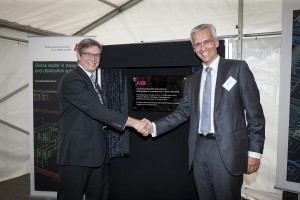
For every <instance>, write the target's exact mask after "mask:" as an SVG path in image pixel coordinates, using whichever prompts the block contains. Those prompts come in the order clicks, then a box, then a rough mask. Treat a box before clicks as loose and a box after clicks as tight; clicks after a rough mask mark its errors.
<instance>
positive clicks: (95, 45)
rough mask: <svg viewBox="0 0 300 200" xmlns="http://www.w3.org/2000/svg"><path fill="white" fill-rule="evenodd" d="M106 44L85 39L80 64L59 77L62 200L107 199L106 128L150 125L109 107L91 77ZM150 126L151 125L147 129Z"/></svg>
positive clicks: (143, 128) (59, 194)
mask: <svg viewBox="0 0 300 200" xmlns="http://www.w3.org/2000/svg"><path fill="white" fill-rule="evenodd" d="M101 51H102V45H101V44H100V43H99V42H98V41H96V40H93V39H89V38H86V39H83V40H81V41H80V42H79V44H78V48H77V59H78V66H77V67H76V68H75V69H74V70H73V71H72V72H70V73H68V74H66V75H65V76H64V77H63V78H62V79H61V81H60V83H59V86H58V90H57V94H58V99H59V108H60V139H59V146H58V158H57V163H58V165H59V175H60V182H59V187H58V192H57V199H59V200H82V199H83V196H84V195H85V198H86V199H87V200H106V199H107V196H108V186H107V180H108V175H107V173H108V171H107V164H108V155H107V153H108V147H107V144H106V137H105V134H106V133H105V131H104V128H105V126H111V127H113V128H115V129H117V130H120V131H121V130H123V129H124V128H125V126H130V127H133V128H135V129H136V130H137V131H138V132H140V133H144V132H145V131H147V123H146V122H142V121H140V120H136V119H134V118H131V117H128V116H127V115H124V114H121V113H119V112H116V111H113V110H111V109H108V108H107V107H106V106H105V101H106V100H105V99H104V98H103V96H101V93H100V87H99V86H98V85H97V84H96V83H95V78H94V77H93V76H92V75H93V73H94V72H95V70H96V69H97V67H98V66H99V63H100V59H101ZM149 128H150V127H148V129H149Z"/></svg>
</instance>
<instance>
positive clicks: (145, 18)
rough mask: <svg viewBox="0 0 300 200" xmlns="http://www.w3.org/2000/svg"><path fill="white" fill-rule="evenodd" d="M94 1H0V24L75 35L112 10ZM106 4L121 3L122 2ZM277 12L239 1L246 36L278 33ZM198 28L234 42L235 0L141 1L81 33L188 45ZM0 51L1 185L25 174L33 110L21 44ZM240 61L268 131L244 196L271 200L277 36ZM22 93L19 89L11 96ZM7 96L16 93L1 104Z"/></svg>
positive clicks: (250, 45) (268, 1)
mask: <svg viewBox="0 0 300 200" xmlns="http://www.w3.org/2000/svg"><path fill="white" fill-rule="evenodd" d="M96 1H97V0H95V1H93V0H88V1H80V0H73V1H70V0H61V1H53V0H44V1H34V0H19V1H13V0H0V19H4V20H8V21H11V22H16V23H18V24H22V25H26V26H31V27H34V28H38V29H43V30H47V31H51V32H54V33H60V34H66V35H73V34H74V33H76V32H77V31H79V30H81V29H82V28H84V27H85V26H87V25H88V24H90V23H92V22H93V21H95V20H96V19H98V18H99V17H102V16H103V15H105V14H106V13H108V12H110V11H111V10H112V9H111V8H109V7H107V5H101V6H100V5H99V4H98V3H99V1H98V2H97V6H96V5H95V2H96ZM111 2H114V3H115V4H117V5H119V6H120V5H122V4H123V3H125V2H127V1H117V0H115V1H111ZM102 9H103V10H102ZM281 9H282V1H281V0H264V1H261V0H244V33H246V34H254V35H255V34H258V33H270V32H280V31H281ZM200 23H213V24H214V25H215V26H216V27H217V32H218V35H219V36H230V37H234V36H235V35H237V29H236V25H237V24H238V0H210V1H204V0H185V1H183V0H163V1H162V0H144V1H141V2H140V3H138V4H136V5H135V6H134V7H131V8H130V9H128V10H126V11H124V12H121V13H120V14H119V15H117V16H116V17H114V18H112V19H110V20H109V21H107V22H105V23H103V24H101V25H100V26H98V27H96V28H95V29H93V30H91V31H89V32H87V33H86V35H95V36H97V38H98V39H99V41H100V42H101V43H103V44H104V45H112V44H128V43H140V42H161V41H178V40H189V32H190V30H191V29H192V28H193V27H194V26H196V25H198V24H200ZM1 36H5V37H9V38H14V39H20V40H28V36H32V34H30V33H26V31H25V32H24V31H15V30H11V29H9V28H5V27H0V38H1ZM5 37H3V38H5ZM232 41H233V42H234V41H235V40H234V39H232ZM230 44H231V43H230ZM0 46H1V48H0V53H1V55H2V59H1V60H0V69H1V74H0V120H1V121H0V122H2V123H0V160H1V162H0V181H4V180H8V179H11V178H14V177H18V176H20V175H23V174H26V173H29V136H28V135H27V134H26V131H28V130H29V126H31V125H30V124H29V119H28V117H29V112H32V111H31V110H29V109H28V105H29V95H31V94H29V90H28V88H26V87H25V88H24V87H23V86H26V84H28V82H29V80H28V79H29V77H30V76H29V73H31V71H30V69H31V66H30V63H29V58H28V44H27V43H26V41H25V42H23V41H21V42H20V41H19V42H18V41H14V40H11V39H0ZM233 47H234V48H233V53H230V55H232V57H233V58H236V57H237V56H236V52H235V47H236V46H235V44H233ZM120 53H122V52H120ZM244 59H245V60H246V61H247V62H248V64H249V66H250V68H251V69H252V71H253V73H254V75H255V77H256V80H257V82H258V85H259V89H260V93H261V98H262V104H263V108H264V111H265V115H266V119H267V130H266V131H267V133H266V146H265V154H264V156H263V159H262V165H261V169H260V170H259V172H258V173H255V174H253V175H251V176H245V181H244V185H243V191H244V193H246V194H249V195H250V194H251V195H252V196H255V195H256V196H257V195H258V192H257V191H263V192H267V193H271V195H269V196H270V198H269V199H275V198H273V197H274V194H275V195H277V194H278V192H279V191H277V190H275V189H274V184H275V172H276V169H275V168H276V148H277V132H278V128H277V123H278V117H277V116H278V87H279V86H278V85H279V81H278V77H279V63H280V61H279V60H280V36H277V37H264V38H260V37H258V39H257V38H255V37H254V38H253V37H252V38H249V39H247V40H245V41H244ZM20 88H23V89H21V91H20V92H18V93H16V94H14V91H16V90H18V89H20ZM9 94H13V95H12V96H11V97H10V96H9V98H7V99H6V97H7V95H9ZM3 122H6V123H8V124H5V123H3ZM9 125H14V126H15V127H18V128H19V129H21V131H20V130H16V129H14V128H13V127H10V126H9ZM22 130H25V131H23V132H22ZM252 190H253V191H254V192H252ZM264 199H266V200H267V199H268V198H266V197H265V198H264ZM278 199H279V198H278Z"/></svg>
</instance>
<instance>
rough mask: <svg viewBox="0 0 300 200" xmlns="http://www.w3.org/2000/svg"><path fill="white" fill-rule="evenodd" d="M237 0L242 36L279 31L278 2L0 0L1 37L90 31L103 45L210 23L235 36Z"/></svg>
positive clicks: (181, 33)
mask: <svg viewBox="0 0 300 200" xmlns="http://www.w3.org/2000/svg"><path fill="white" fill-rule="evenodd" d="M240 1H243V2H244V3H243V4H244V9H243V25H244V26H243V33H244V35H245V34H251V35H252V34H255V35H259V34H262V35H265V34H266V33H271V34H273V33H275V34H278V33H279V32H280V31H281V7H282V0H263V1H262V0H210V1H207V0H0V33H1V34H0V36H3V35H4V36H9V37H13V36H12V34H10V32H9V33H8V32H7V29H5V28H9V29H17V30H22V31H25V32H27V33H28V32H29V33H33V34H35V35H67V36H69V35H70V36H71V35H93V36H97V37H99V38H100V40H101V41H103V42H105V44H123V43H139V42H157V41H174V40H186V39H188V38H189V32H190V30H191V29H192V28H193V27H194V26H195V25H197V24H200V23H212V24H214V25H215V26H216V27H217V34H218V36H225V37H232V38H234V37H235V36H236V35H237V33H238V31H237V29H236V25H237V24H238V16H239V15H238V14H239V6H238V5H239V2H240ZM129 8H130V9H129ZM116 15H118V16H117V17H114V16H116ZM104 22H105V23H104ZM1 27H2V28H1ZM24 35H25V34H24ZM17 37H18V38H24V37H22V36H17ZM25 37H27V35H26V36H25ZM24 39H26V38H24Z"/></svg>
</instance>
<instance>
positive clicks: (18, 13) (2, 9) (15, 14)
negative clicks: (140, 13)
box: [0, 0, 142, 35]
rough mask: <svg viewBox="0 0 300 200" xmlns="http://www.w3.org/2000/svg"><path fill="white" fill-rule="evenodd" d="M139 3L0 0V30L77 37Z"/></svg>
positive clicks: (127, 0) (131, 0) (134, 0)
mask: <svg viewBox="0 0 300 200" xmlns="http://www.w3.org/2000/svg"><path fill="white" fill-rule="evenodd" d="M140 1H142V0H84V1H82V0H59V1H55V0H0V27H8V28H13V29H18V30H25V31H27V32H32V33H37V34H42V35H53V34H58V35H75V34H77V35H79V34H84V33H86V32H87V31H89V30H90V29H92V28H94V27H96V26H98V25H99V24H101V23H103V22H105V21H107V20H109V19H110V18H111V17H114V16H115V15H117V14H119V13H120V12H123V11H124V10H126V9H128V8H130V7H131V6H134V5H135V4H137V3H139V2H140Z"/></svg>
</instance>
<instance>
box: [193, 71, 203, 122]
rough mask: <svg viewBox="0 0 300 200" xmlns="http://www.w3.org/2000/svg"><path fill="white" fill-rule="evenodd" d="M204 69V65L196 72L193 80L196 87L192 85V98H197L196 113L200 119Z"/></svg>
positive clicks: (195, 103)
mask: <svg viewBox="0 0 300 200" xmlns="http://www.w3.org/2000/svg"><path fill="white" fill-rule="evenodd" d="M202 70H203V67H202V68H201V69H199V70H198V71H197V72H196V73H195V76H194V80H193V82H192V86H195V87H191V88H194V91H193V93H192V95H193V96H192V98H191V99H192V100H195V102H194V106H195V108H194V109H196V110H197V112H195V113H196V117H197V119H198V121H199V117H200V85H201V77H202Z"/></svg>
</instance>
